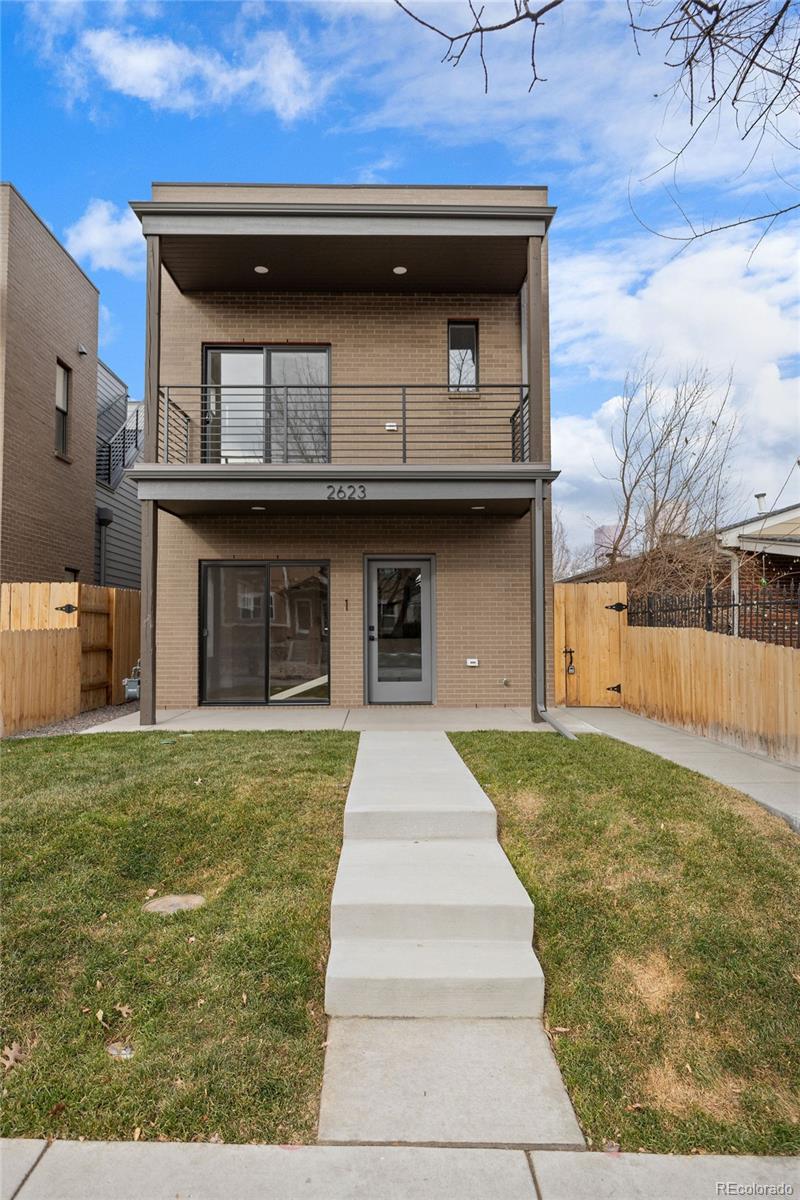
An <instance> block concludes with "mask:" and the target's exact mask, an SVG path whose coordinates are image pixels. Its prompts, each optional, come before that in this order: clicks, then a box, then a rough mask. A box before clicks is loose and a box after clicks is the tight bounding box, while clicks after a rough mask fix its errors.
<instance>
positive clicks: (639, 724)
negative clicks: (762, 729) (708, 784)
mask: <svg viewBox="0 0 800 1200" xmlns="http://www.w3.org/2000/svg"><path fill="white" fill-rule="evenodd" d="M571 711H572V712H575V713H577V714H578V716H579V717H580V718H581V720H583V721H584V722H585V723H586V724H587V725H592V726H594V729H595V731H596V732H598V733H605V734H608V735H609V737H614V738H616V739H617V740H618V741H620V742H628V743H629V744H630V745H632V746H639V747H640V749H642V750H649V751H651V752H652V753H653V754H658V755H660V756H661V757H662V758H666V759H669V761H670V762H674V763H677V764H678V766H682V767H686V768H687V769H688V770H690V771H697V772H699V773H700V774H701V775H706V776H708V778H709V779H715V780H716V781H717V782H718V783H722V784H725V786H726V787H732V788H736V789H737V790H738V791H740V792H744V793H745V795H747V796H750V797H751V798H752V799H753V800H755V801H757V803H758V804H761V805H762V806H763V807H764V808H767V809H769V810H770V812H773V813H774V814H775V815H776V816H779V817H782V818H783V819H784V820H785V821H788V823H789V824H790V825H791V826H792V827H793V828H794V829H798V830H800V769H798V768H797V767H793V766H790V765H789V764H788V763H781V762H778V761H777V760H776V759H772V758H767V757H766V756H764V755H760V754H748V753H747V752H746V751H744V750H738V749H737V748H736V747H734V746H726V745H724V744H723V743H722V742H715V741H713V740H712V739H711V738H706V737H699V736H696V735H695V734H691V733H687V732H686V730H683V729H673V728H672V727H671V726H670V725H664V724H662V723H661V722H660V721H651V720H650V719H649V718H647V717H640V716H638V715H637V714H636V713H629V712H625V711H624V710H623V709H620V708H576V709H572V710H571Z"/></svg>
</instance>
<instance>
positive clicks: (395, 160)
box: [358, 151, 403, 183]
mask: <svg viewBox="0 0 800 1200" xmlns="http://www.w3.org/2000/svg"><path fill="white" fill-rule="evenodd" d="M402 161H403V160H402V159H401V158H400V155H399V154H391V153H389V152H388V151H387V153H386V154H382V155H381V156H380V157H379V158H376V159H373V161H372V162H368V163H365V164H364V166H363V167H361V169H360V170H359V172H358V182H359V183H383V182H384V180H385V177H386V173H387V172H390V171H396V170H397V168H398V167H399V166H400V164H401V162H402Z"/></svg>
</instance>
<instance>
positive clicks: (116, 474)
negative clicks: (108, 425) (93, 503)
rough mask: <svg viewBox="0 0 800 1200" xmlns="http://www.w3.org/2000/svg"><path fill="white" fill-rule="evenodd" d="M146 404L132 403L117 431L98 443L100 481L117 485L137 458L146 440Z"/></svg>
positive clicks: (98, 474) (97, 468) (98, 473)
mask: <svg viewBox="0 0 800 1200" xmlns="http://www.w3.org/2000/svg"><path fill="white" fill-rule="evenodd" d="M143 408H144V406H143V405H141V404H136V405H132V406H131V409H130V411H129V412H128V415H127V417H126V419H125V421H124V423H123V424H122V425H120V427H119V429H118V430H117V432H116V433H115V434H114V435H113V436H112V437H110V438H109V439H108V441H107V442H98V443H97V459H96V471H97V479H98V480H99V481H100V483H107V484H109V486H111V487H116V485H117V483H118V482H119V480H120V478H121V476H122V472H123V471H124V470H125V468H126V467H129V466H130V465H131V463H132V462H133V461H134V460H135V458H136V456H137V454H138V452H139V450H140V449H141V447H142V443H143V441H144V412H143Z"/></svg>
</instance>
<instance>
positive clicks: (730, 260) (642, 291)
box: [0, 0, 800, 543]
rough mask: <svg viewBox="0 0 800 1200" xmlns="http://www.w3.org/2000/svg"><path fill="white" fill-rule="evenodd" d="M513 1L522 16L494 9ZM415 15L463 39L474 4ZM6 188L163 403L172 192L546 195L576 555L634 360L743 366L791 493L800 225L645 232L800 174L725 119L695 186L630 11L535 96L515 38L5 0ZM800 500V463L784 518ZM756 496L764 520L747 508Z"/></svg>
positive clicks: (359, 22) (110, 354) (758, 422)
mask: <svg viewBox="0 0 800 1200" xmlns="http://www.w3.org/2000/svg"><path fill="white" fill-rule="evenodd" d="M497 3H498V6H499V8H500V9H503V8H505V9H508V8H509V3H508V0H497ZM417 9H418V11H420V12H421V13H422V14H424V15H426V16H434V17H438V18H440V19H442V20H444V21H446V22H448V23H453V21H454V20H457V19H458V18H459V17H460V15H461V14H462V12H463V5H462V4H461V2H460V0H450V2H449V3H436V2H434V3H430V2H425V0H420V2H419V3H418V5H417ZM0 11H1V14H2V34H3V47H2V55H3V92H4V105H3V108H4V124H3V140H2V175H3V177H4V178H6V179H10V180H11V181H12V182H13V183H14V184H15V185H16V186H17V187H18V188H19V190H20V191H21V192H22V194H23V195H24V196H25V197H26V199H27V200H28V201H29V203H30V204H32V206H33V207H34V208H35V209H36V211H37V212H38V213H39V214H40V216H41V217H42V218H43V219H44V220H45V221H47V223H48V224H49V225H50V226H51V227H52V229H53V231H54V232H55V234H56V235H57V236H58V237H59V238H60V239H61V240H62V241H64V242H65V244H66V245H67V246H68V247H69V248H70V249H71V250H72V252H73V253H74V254H75V256H76V257H77V258H78V259H79V261H80V262H81V264H82V265H83V266H84V268H85V269H86V270H87V271H88V273H89V274H90V275H91V276H92V278H93V279H94V280H95V282H96V283H97V284H98V286H99V287H100V289H101V297H102V305H103V320H102V326H101V338H102V345H101V354H102V356H103V357H104V358H105V359H106V361H107V362H108V363H109V365H110V366H111V367H112V368H113V369H114V370H116V371H117V372H118V373H119V374H121V375H122V376H123V378H125V379H126V380H127V381H128V383H129V385H130V387H131V391H132V393H133V394H134V395H140V394H141V386H142V365H143V315H144V300H143V258H142V251H141V242H140V239H139V237H138V231H137V228H136V225H135V222H134V220H133V218H132V217H131V216H130V215H129V213H128V211H127V201H128V200H130V199H134V198H141V197H145V196H147V195H148V193H149V186H150V182H151V180H153V179H161V180H166V179H183V180H246V181H267V182H269V181H288V182H313V183H323V182H383V181H386V182H402V183H414V182H418V183H501V184H506V183H546V184H547V185H548V186H549V188H550V194H551V198H552V201H553V202H554V203H555V204H557V205H558V208H559V213H558V216H557V218H556V222H555V224H554V226H553V230H552V238H551V256H552V288H553V294H552V327H553V414H554V428H553V434H554V459H555V462H556V465H558V466H560V467H561V468H562V470H563V475H562V480H561V482H560V485H559V492H558V502H559V503H560V505H561V507H562V511H563V514H564V518H565V521H566V524H567V526H568V529H569V531H570V535H571V539H572V541H573V542H576V543H577V542H580V541H581V540H584V541H585V540H587V539H588V538H589V537H590V536H591V531H590V526H591V523H592V522H593V521H596V522H600V523H602V522H603V521H605V520H608V519H610V517H611V515H612V508H613V505H612V504H611V499H610V493H609V488H608V485H607V483H606V482H605V481H604V480H603V478H602V473H603V472H607V471H608V470H609V469H610V446H609V428H610V424H611V421H612V419H613V413H614V407H615V401H614V398H615V397H616V396H617V395H618V394H619V391H620V387H621V383H622V379H623V377H624V374H625V371H626V369H627V368H628V367H630V366H631V365H633V364H634V363H635V362H636V361H638V360H639V359H640V358H641V356H642V355H643V354H646V353H647V354H650V355H651V356H660V358H661V362H662V365H663V367H664V369H665V370H666V371H667V372H671V371H678V370H680V368H681V367H683V366H685V365H687V364H689V363H694V362H699V361H703V362H705V363H706V364H707V365H708V366H709V367H710V368H711V369H712V370H713V371H715V372H718V373H719V375H720V377H722V376H723V375H725V374H726V373H727V372H728V371H729V370H732V371H733V374H734V393H733V401H734V406H735V408H736V411H737V416H738V419H739V422H740V426H741V429H742V443H741V446H740V450H739V453H738V457H737V460H736V464H735V470H734V473H735V476H736V478H735V484H736V486H737V488H738V489H739V490H740V491H741V494H742V497H743V498H747V497H750V496H752V493H753V492H754V491H759V490H764V491H766V492H767V494H768V500H772V499H773V498H774V497H775V495H776V494H777V492H778V490H779V488H780V487H781V485H782V484H783V482H784V480H785V478H786V476H787V474H788V473H789V471H790V468H791V466H792V462H793V459H794V457H795V456H796V455H797V452H798V441H799V440H800V439H798V436H797V435H798V405H799V404H800V384H799V380H798V370H799V365H798V364H799V356H798V351H799V350H800V344H799V343H798V270H799V267H798V232H800V222H794V223H793V222H791V221H789V220H787V221H784V222H783V223H781V224H780V225H778V226H776V228H775V229H774V230H773V231H772V232H771V233H770V235H769V237H768V238H767V239H765V241H764V242H763V243H762V244H761V246H760V247H759V248H758V250H757V251H756V253H755V254H754V255H752V256H751V252H752V250H753V246H754V244H755V241H756V240H757V234H756V235H754V234H753V231H752V229H749V230H737V231H733V232H731V233H728V234H723V235H716V236H715V237H713V238H710V239H707V240H705V241H702V242H700V243H697V244H695V245H694V246H692V247H689V248H688V249H687V250H685V251H684V252H683V253H681V254H680V255H678V256H677V257H676V248H677V247H676V244H675V243H672V242H668V241H666V240H664V239H662V238H659V237H656V236H654V235H653V234H651V233H648V232H647V231H645V230H644V229H643V228H642V226H641V224H640V223H639V222H638V221H637V219H636V217H635V216H634V214H633V213H632V212H631V208H630V205H629V201H628V195H629V192H630V194H631V196H632V198H633V204H634V207H635V209H636V211H637V212H638V213H639V214H640V216H641V217H642V218H643V219H644V220H645V221H646V222H647V223H649V224H651V225H654V226H656V227H658V228H659V229H664V230H670V229H672V230H676V229H677V227H678V225H679V218H678V214H677V210H676V208H675V206H674V204H673V203H672V201H671V200H670V199H669V197H668V195H667V193H666V191H665V185H669V186H670V187H671V188H672V189H673V190H674V191H675V194H676V195H677V196H678V197H679V199H680V203H681V205H683V206H684V207H686V208H687V209H688V210H689V211H690V212H691V213H692V214H693V215H696V216H698V217H699V219H700V220H701V221H706V222H709V223H711V222H715V223H716V222H718V221H724V220H727V219H731V218H734V217H736V216H739V215H742V214H747V213H751V212H756V211H760V207H761V206H763V205H765V204H767V205H768V204H769V202H770V201H776V200H777V201H781V200H785V198H786V197H790V199H794V198H796V196H794V195H790V188H789V187H788V186H787V185H786V184H784V183H783V182H782V181H781V180H780V178H779V177H777V176H776V174H775V169H774V168H775V166H777V167H778V168H779V170H780V174H781V175H782V176H783V178H784V179H785V180H787V181H791V179H792V172H795V178H796V167H795V163H794V160H793V157H792V156H791V154H790V152H789V151H788V150H787V148H786V147H784V146H782V145H781V144H780V143H775V142H771V141H769V140H768V141H767V143H766V144H765V145H764V146H762V149H761V151H760V152H759V153H757V154H756V156H755V159H754V161H753V164H752V166H751V168H750V170H749V171H748V172H746V173H744V174H743V173H742V165H743V158H742V148H741V142H740V139H739V136H738V133H737V131H736V129H735V127H734V125H733V123H732V121H730V120H729V119H728V118H727V117H725V118H723V120H721V121H719V122H715V123H714V124H713V126H712V125H711V124H709V126H708V127H707V128H706V129H704V130H703V134H702V136H701V137H700V138H698V140H697V142H696V143H695V145H694V146H693V148H692V151H691V152H690V153H689V154H688V155H687V156H686V157H685V158H684V159H683V160H682V162H681V164H680V166H679V169H678V171H677V173H676V174H672V173H671V172H670V171H668V170H659V168H662V167H663V166H664V164H665V163H666V162H667V161H668V159H669V157H670V150H671V149H672V148H674V147H676V146H677V145H678V144H679V141H680V139H681V137H682V136H685V134H686V132H687V126H686V113H685V109H684V107H683V105H682V104H681V103H680V102H679V101H677V100H676V99H674V98H673V99H670V97H669V94H668V91H667V89H668V86H669V83H670V81H671V80H670V74H669V72H668V71H667V69H666V68H665V67H664V65H663V47H662V46H660V45H658V44H651V43H650V42H646V43H645V44H643V45H642V46H641V47H640V49H641V54H640V55H638V56H637V54H636V51H635V49H634V47H633V43H632V39H631V34H630V31H629V30H628V29H627V26H626V6H625V4H624V0H608V2H606V0H569V2H568V3H567V4H566V5H564V6H563V8H562V9H560V10H558V11H557V12H555V13H553V14H552V18H551V19H550V20H549V21H548V24H547V26H546V27H545V28H544V29H543V30H542V32H541V34H540V40H539V54H540V60H539V68H540V71H541V72H542V73H543V74H544V75H545V76H546V77H547V82H545V83H542V84H538V85H537V86H536V88H534V90H533V93H532V94H529V93H528V90H527V88H528V82H529V74H528V67H527V64H526V55H527V53H528V47H527V44H526V39H525V36H524V34H522V35H521V34H520V33H519V32H517V31H512V32H510V33H508V34H505V35H503V37H502V38H501V39H498V40H497V41H496V42H495V44H494V45H492V46H490V48H489V55H488V58H489V69H490V91H489V95H488V96H485V95H484V94H483V87H482V78H481V74H480V70H479V64H478V62H477V61H476V60H475V59H474V58H472V59H467V60H465V62H464V63H463V64H462V65H461V66H460V67H459V68H458V69H457V70H453V69H452V68H450V67H448V66H444V65H441V63H440V61H439V60H440V57H441V53H442V47H441V45H440V44H439V42H438V41H437V39H436V38H435V37H434V35H432V34H430V33H427V32H426V31H424V30H422V29H420V28H418V27H416V26H415V25H414V24H413V23H412V22H410V21H409V19H408V18H407V17H405V16H404V15H403V14H402V13H400V12H399V11H398V10H397V9H396V8H395V7H394V6H393V5H392V4H391V3H389V2H388V0H369V2H367V3H360V2H359V0H349V2H345V3H339V2H338V0H327V2H320V3H314V2H312V0H294V2H293V3H290V4H279V3H260V2H258V0H255V2H253V0H250V2H245V3H239V2H238V0H223V2H220V3H218V2H212V0H208V2H206V3H199V4H196V3H183V2H182V0H167V2H162V3H159V2H156V0H152V2H145V3H137V2H134V0H130V2H120V0H115V2H108V3H106V2H103V0H89V2H85V3H81V2H72V0H62V2H59V3H45V2H42V3H17V2H15V0H11V2H8V0H7V2H6V3H3V4H2V5H0ZM798 495H800V472H795V476H794V478H793V479H792V480H791V481H790V483H789V485H788V486H787V488H786V490H785V491H784V493H783V495H782V496H781V503H785V502H787V500H793V499H795V498H798ZM747 507H748V505H747V504H746V503H745V508H747Z"/></svg>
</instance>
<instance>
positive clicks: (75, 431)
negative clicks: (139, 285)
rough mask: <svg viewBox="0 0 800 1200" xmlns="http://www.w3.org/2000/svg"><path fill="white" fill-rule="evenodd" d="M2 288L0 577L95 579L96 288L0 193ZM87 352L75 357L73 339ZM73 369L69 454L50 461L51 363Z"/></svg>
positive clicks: (6, 191)
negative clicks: (68, 572)
mask: <svg viewBox="0 0 800 1200" xmlns="http://www.w3.org/2000/svg"><path fill="white" fill-rule="evenodd" d="M0 193H2V198H3V201H4V204H5V206H6V212H7V220H6V222H5V223H4V224H3V225H2V226H1V227H0V228H2V230H3V234H4V240H3V244H2V246H0V254H2V257H3V259H4V260H5V264H6V265H5V266H4V268H3V271H4V274H6V275H7V282H6V296H5V308H6V326H5V328H6V333H5V339H4V358H5V370H4V376H3V378H2V380H0V383H1V384H2V398H1V399H0V412H1V413H2V426H3V437H2V501H1V502H0V578H2V579H4V580H13V579H26V580H48V579H50V580H58V579H63V578H64V569H65V567H67V566H69V567H77V568H78V569H79V570H80V578H81V580H82V581H84V582H86V583H92V582H93V580H94V536H95V430H96V420H97V416H96V413H97V314H98V296H97V291H96V289H95V288H94V287H93V285H92V284H91V283H90V282H89V280H88V279H87V277H86V276H85V275H84V274H83V272H82V271H81V270H80V268H79V267H78V266H77V264H76V263H74V262H73V261H72V259H71V258H70V257H69V255H68V254H67V253H66V251H65V250H64V249H63V247H61V246H60V245H59V244H58V242H57V241H56V240H55V238H54V237H53V235H52V234H51V233H50V231H49V230H48V229H47V227H46V226H45V225H43V224H42V222H41V221H40V220H39V218H38V217H37V216H36V214H35V213H34V212H32V210H31V209H30V208H29V207H28V206H27V204H26V203H25V202H24V200H22V198H21V197H20V196H19V195H18V194H17V193H16V192H15V191H14V190H13V188H9V187H8V186H7V185H3V186H2V187H0ZM79 342H80V343H82V344H83V345H84V346H85V347H86V349H87V350H88V354H87V355H86V356H85V357H80V356H79V355H78V349H77V348H78V343H79ZM57 359H60V360H61V361H62V362H63V363H64V364H65V365H66V366H67V367H69V368H71V370H72V396H71V401H70V428H69V457H70V459H71V462H69V463H67V462H64V461H62V460H60V459H59V458H57V457H56V455H55V453H54V444H55V392H56V361H57Z"/></svg>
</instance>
